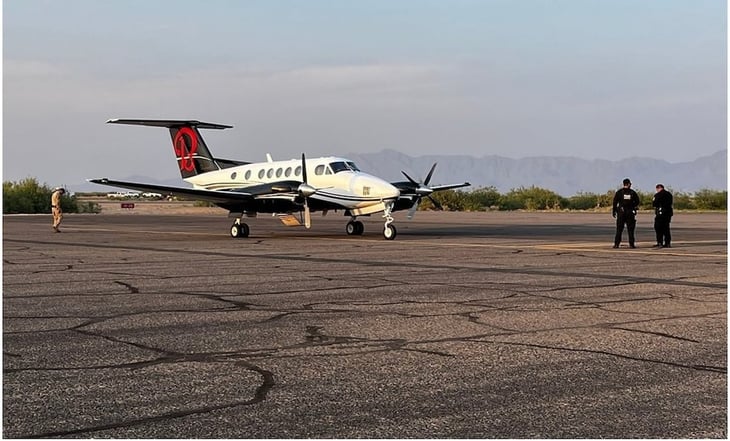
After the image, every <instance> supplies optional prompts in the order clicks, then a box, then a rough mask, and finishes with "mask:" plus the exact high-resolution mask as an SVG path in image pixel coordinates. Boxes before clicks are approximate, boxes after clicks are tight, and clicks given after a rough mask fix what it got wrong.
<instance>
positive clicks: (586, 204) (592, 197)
mask: <svg viewBox="0 0 730 441" xmlns="http://www.w3.org/2000/svg"><path fill="white" fill-rule="evenodd" d="M600 199H601V196H600V195H597V194H595V193H578V194H576V195H574V196H571V197H569V198H568V205H567V208H569V209H571V210H592V209H594V208H597V207H599V203H600Z"/></svg>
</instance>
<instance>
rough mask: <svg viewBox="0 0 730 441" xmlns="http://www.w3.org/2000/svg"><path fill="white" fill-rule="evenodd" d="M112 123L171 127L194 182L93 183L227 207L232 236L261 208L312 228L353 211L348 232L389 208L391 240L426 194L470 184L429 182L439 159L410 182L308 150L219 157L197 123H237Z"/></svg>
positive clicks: (183, 170) (181, 162) (243, 233)
mask: <svg viewBox="0 0 730 441" xmlns="http://www.w3.org/2000/svg"><path fill="white" fill-rule="evenodd" d="M107 123H111V124H131V125H142V126H153V127H167V128H168V129H169V130H170V136H171V137H172V146H173V149H174V151H175V156H176V157H177V165H178V168H179V169H180V174H181V175H182V178H183V180H184V181H186V182H188V183H190V184H192V188H184V187H169V186H163V185H154V184H144V183H136V182H123V181H115V180H111V179H107V178H102V179H89V182H93V183H95V184H103V185H109V186H112V187H121V188H129V189H132V190H139V191H143V192H154V193H164V194H172V195H179V196H184V197H186V198H191V199H198V200H205V201H210V202H213V203H214V204H216V205H218V206H219V207H221V208H224V209H226V210H228V211H229V217H235V218H236V220H235V222H234V223H233V225H231V230H230V233H231V236H232V237H248V235H249V227H248V225H247V224H246V223H245V222H244V221H243V219H244V218H245V217H254V216H256V214H257V213H272V214H275V215H279V217H280V219H281V220H282V222H283V223H284V224H286V225H291V226H293V225H302V223H303V224H304V226H305V227H306V228H310V226H311V223H312V218H311V212H313V211H321V212H322V213H323V215H324V214H327V212H328V211H329V210H344V213H345V216H349V217H350V221H349V222H347V226H346V228H345V231H346V232H347V234H348V235H362V234H363V231H364V227H363V223H362V222H360V221H358V220H357V217H358V216H367V215H371V214H374V213H381V212H382V213H383V218H384V219H385V225H384V227H383V236H384V237H385V238H386V239H388V240H392V239H395V236H396V229H395V226H394V225H392V223H393V216H392V213H393V212H394V211H397V210H409V212H408V218H409V219H410V218H412V217H413V214H414V213H415V211H416V209H417V208H418V203H419V202H420V200H421V198H423V197H428V198H429V199H431V201H432V202H433V203H434V205H435V206H437V207H439V204H438V203H437V202H436V200H434V199H432V198H431V193H433V192H434V191H440V190H448V189H452V188H459V187H466V186H468V185H470V184H469V183H468V182H464V183H461V184H451V185H436V186H430V187H429V185H428V184H429V182H430V181H431V176H432V175H433V171H434V168H435V167H436V164H434V165H433V167H431V170H430V171H429V173H428V175H427V176H426V179H424V180H423V182H417V181H416V180H414V179H413V178H411V177H410V176H408V175H407V174H406V173H405V172H403V174H404V175H405V177H406V178H407V179H408V180H407V181H401V182H393V183H389V182H386V181H384V180H383V179H380V178H378V177H375V176H372V175H369V174H367V173H363V172H361V171H360V170H359V169H358V168H357V166H356V165H355V164H354V163H353V162H352V161H350V160H348V159H344V158H338V157H322V158H314V159H305V157H304V154H302V159H301V161H300V160H296V159H292V160H289V161H274V160H272V159H271V156H270V155H267V159H268V161H267V162H254V163H252V162H242V161H234V160H229V159H220V158H215V157H213V155H212V154H211V153H210V150H208V147H207V146H206V144H205V141H203V137H202V136H201V135H200V132H199V131H198V129H228V128H231V127H232V126H226V125H222V124H212V123H205V122H200V121H195V120H150V119H112V120H109V121H107ZM295 213H297V214H298V215H299V217H298V218H297V216H295Z"/></svg>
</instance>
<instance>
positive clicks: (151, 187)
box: [88, 178, 254, 203]
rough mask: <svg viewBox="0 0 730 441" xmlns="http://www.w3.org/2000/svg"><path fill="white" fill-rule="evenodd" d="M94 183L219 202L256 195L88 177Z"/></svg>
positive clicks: (249, 198)
mask: <svg viewBox="0 0 730 441" xmlns="http://www.w3.org/2000/svg"><path fill="white" fill-rule="evenodd" d="M88 181H89V182H93V183H94V184H102V185H109V186H111V187H121V188H129V189H131V190H139V191H144V192H150V193H161V194H172V195H175V196H184V197H188V198H192V199H199V200H204V201H210V202H217V203H227V202H250V201H252V200H253V199H254V195H253V194H251V193H249V192H243V191H233V190H204V189H199V188H185V187H169V186H166V185H155V184H142V183H137V182H125V181H115V180H112V179H107V178H101V179H88Z"/></svg>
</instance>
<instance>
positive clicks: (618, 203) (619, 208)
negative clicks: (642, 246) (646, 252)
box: [612, 178, 641, 248]
mask: <svg viewBox="0 0 730 441" xmlns="http://www.w3.org/2000/svg"><path fill="white" fill-rule="evenodd" d="M640 203H641V201H640V200H639V195H638V194H636V192H635V191H634V190H632V189H631V180H629V178H626V179H624V188H622V189H621V190H619V191H617V192H616V195H615V196H614V197H613V212H612V214H613V217H615V218H616V238H615V239H614V240H613V247H614V248H618V246H619V245H620V244H621V235H622V234H623V233H624V224H625V225H626V227H627V228H628V230H629V246H630V247H631V248H636V241H635V238H634V231H635V230H636V210H638V209H639V204H640Z"/></svg>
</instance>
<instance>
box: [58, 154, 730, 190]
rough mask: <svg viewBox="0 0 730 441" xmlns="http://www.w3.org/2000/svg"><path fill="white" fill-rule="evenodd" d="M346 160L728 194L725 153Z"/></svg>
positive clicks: (511, 183) (604, 186) (500, 184)
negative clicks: (676, 158)
mask: <svg viewBox="0 0 730 441" xmlns="http://www.w3.org/2000/svg"><path fill="white" fill-rule="evenodd" d="M344 157H346V158H348V159H351V160H352V161H354V162H355V163H356V164H357V165H358V167H359V168H360V169H361V170H362V171H364V172H366V173H369V174H372V175H375V176H379V177H381V178H383V179H386V180H388V181H391V182H394V181H403V180H405V177H404V176H403V175H402V174H401V170H403V171H405V172H406V173H408V174H409V175H410V176H411V177H413V178H414V179H417V180H419V179H424V178H425V176H426V174H427V173H428V170H429V169H430V168H431V166H432V165H433V163H434V162H436V163H438V165H437V167H436V171H435V173H434V175H433V178H432V180H431V184H451V183H457V182H463V181H468V182H470V183H471V184H472V185H471V187H467V188H465V190H466V191H469V190H473V189H476V188H479V187H490V186H493V187H495V188H497V190H499V191H500V192H501V193H505V192H507V191H509V190H511V189H513V188H519V187H530V186H535V187H541V188H545V189H548V190H552V191H554V192H556V193H558V194H560V195H561V196H565V197H569V196H573V195H575V194H577V193H581V192H583V193H586V192H589V193H605V192H607V191H609V190H614V189H617V188H620V187H621V181H622V180H623V179H624V178H626V177H628V178H630V179H631V181H632V182H633V188H634V189H636V190H642V191H646V192H653V191H654V186H655V185H656V184H657V183H663V184H664V185H665V186H666V187H667V189H669V190H671V191H682V192H687V193H693V192H696V191H697V190H701V189H712V190H727V150H720V151H718V152H716V153H714V154H712V155H709V156H703V157H700V158H697V159H695V160H694V161H690V162H679V163H670V162H667V161H664V160H660V159H652V158H639V157H635V158H628V159H621V160H618V161H609V160H601V159H595V160H588V159H580V158H575V157H554V156H540V157H528V158H521V159H511V158H506V157H502V156H494V155H490V156H483V157H473V156H445V155H429V156H418V157H412V156H409V155H406V154H403V153H400V152H397V151H394V150H383V151H381V152H377V153H364V154H358V153H349V154H346V155H344ZM118 179H119V180H124V181H134V182H149V183H153V184H160V185H171V186H186V185H185V183H184V182H183V181H181V180H180V178H170V179H164V180H161V179H154V178H150V177H144V176H129V177H118ZM105 188H106V187H105ZM105 188H102V187H100V186H97V185H94V184H89V183H86V182H85V183H82V184H79V185H72V186H70V189H71V190H72V191H105Z"/></svg>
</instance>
